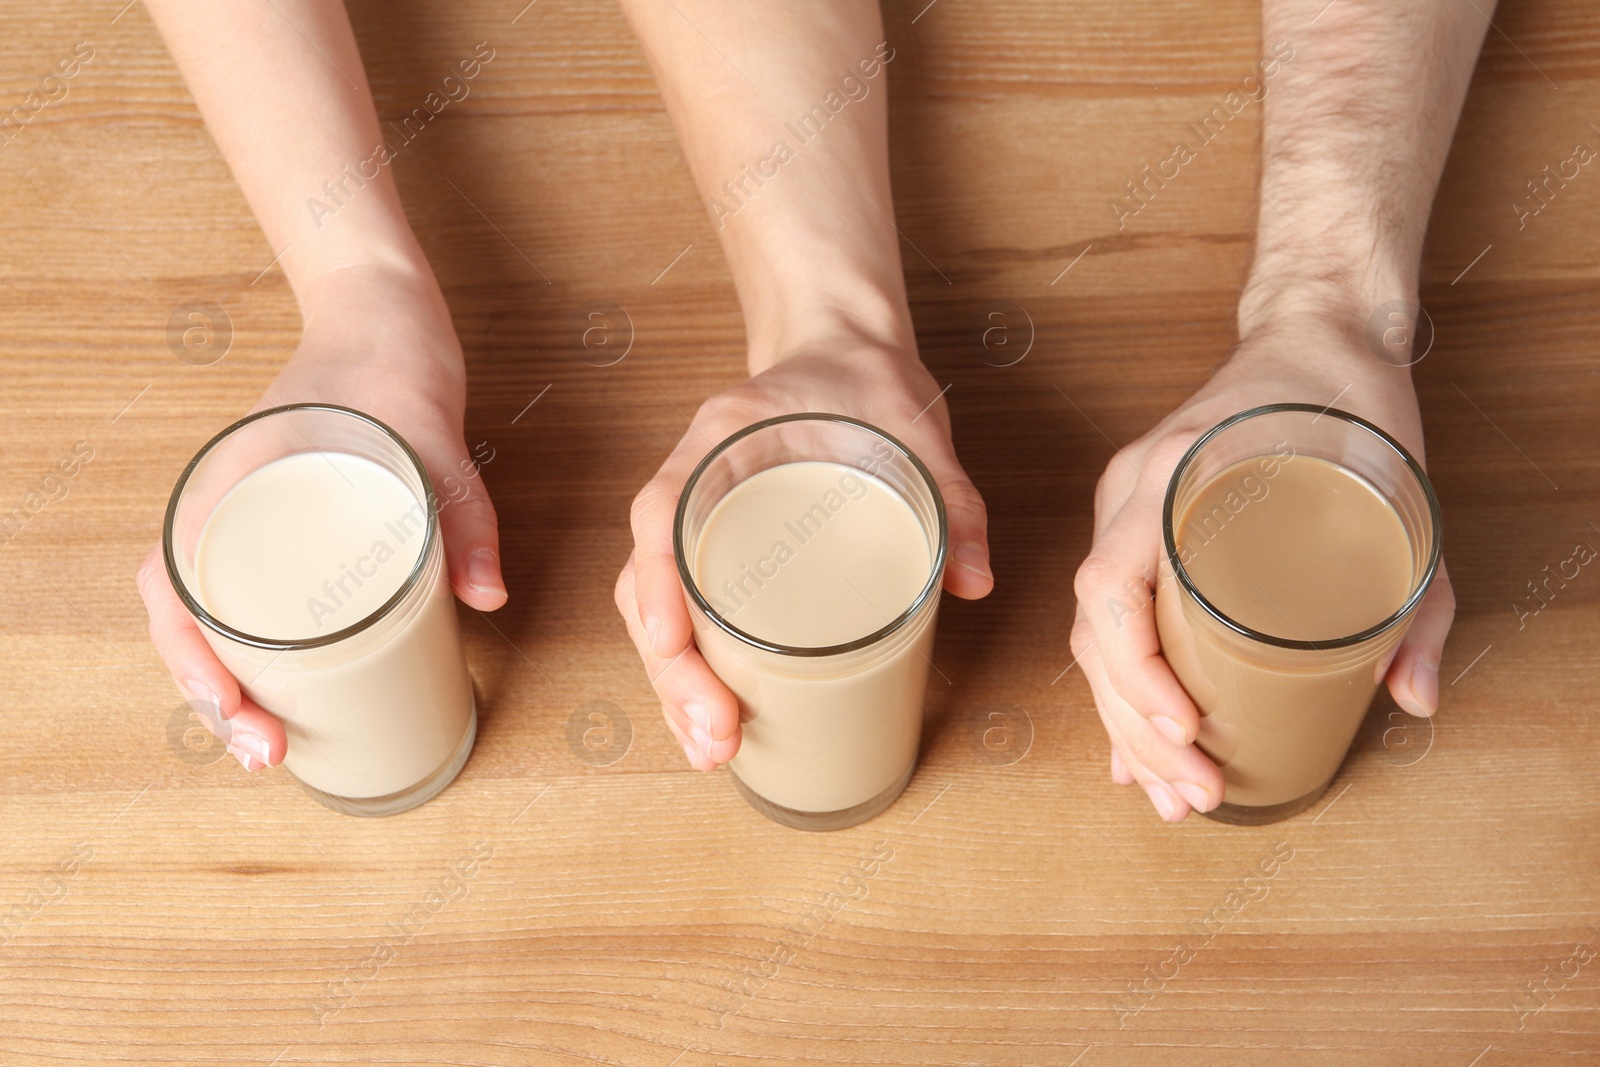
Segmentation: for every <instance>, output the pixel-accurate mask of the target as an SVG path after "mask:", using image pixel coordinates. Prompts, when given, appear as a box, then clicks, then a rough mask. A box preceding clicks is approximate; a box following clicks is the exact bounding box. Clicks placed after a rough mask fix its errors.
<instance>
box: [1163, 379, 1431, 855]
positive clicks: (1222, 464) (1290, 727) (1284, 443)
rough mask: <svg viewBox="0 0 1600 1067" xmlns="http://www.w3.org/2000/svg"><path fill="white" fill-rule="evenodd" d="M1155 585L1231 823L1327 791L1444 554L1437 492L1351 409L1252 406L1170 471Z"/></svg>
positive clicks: (1291, 808)
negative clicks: (1217, 771) (1221, 784)
mask: <svg viewBox="0 0 1600 1067" xmlns="http://www.w3.org/2000/svg"><path fill="white" fill-rule="evenodd" d="M1162 522H1163V527H1164V535H1165V541H1166V559H1165V560H1164V565H1163V566H1162V567H1161V568H1160V573H1159V575H1158V579H1157V586H1156V622H1157V628H1158V630H1159V632H1160V635H1161V647H1162V651H1163V653H1164V654H1165V655H1166V658H1167V662H1168V663H1170V664H1171V666H1172V669H1173V671H1174V672H1175V673H1176V674H1177V676H1178V680H1179V681H1181V682H1182V683H1183V686H1184V688H1185V689H1186V690H1187V691H1188V693H1189V696H1190V697H1191V698H1192V699H1193V700H1194V702H1195V704H1196V706H1197V707H1198V708H1199V711H1200V715H1201V719H1200V731H1199V737H1198V739H1197V742H1196V743H1197V744H1198V745H1199V746H1200V749H1201V751H1203V752H1205V753H1206V755H1208V756H1210V757H1211V758H1212V759H1213V760H1215V761H1216V763H1217V765H1218V766H1219V767H1221V768H1222V774H1223V779H1224V781H1225V783H1226V791H1225V794H1224V797H1223V802H1222V803H1221V804H1220V805H1219V806H1218V807H1217V808H1215V809H1214V810H1212V811H1209V812H1206V813H1205V814H1206V815H1208V816H1210V817H1211V818H1213V819H1217V820H1220V821H1222V822H1229V823H1237V824H1247V825H1255V824H1260V823H1268V822H1275V821H1276V820H1278V819H1284V818H1287V817H1289V816H1290V815H1294V814H1296V813H1297V812H1300V811H1303V810H1305V809H1306V808H1308V807H1310V806H1311V805H1312V804H1313V803H1315V802H1316V800H1317V798H1319V797H1320V796H1322V794H1323V793H1324V792H1325V791H1326V790H1327V788H1328V786H1329V785H1330V784H1331V783H1332V781H1333V776H1334V774H1335V772H1337V771H1338V769H1339V764H1340V763H1341V762H1342V761H1343V760H1344V756H1345V753H1346V751H1347V750H1348V749H1349V747H1350V742H1351V741H1352V740H1353V739H1354V737H1355V734H1356V731H1357V730H1358V729H1359V728H1360V726H1361V720H1362V719H1363V718H1364V717H1365V715H1366V712H1367V707H1368V705H1369V704H1371V703H1372V696H1373V693H1374V691H1375V690H1376V689H1377V686H1378V683H1379V682H1380V681H1381V680H1382V678H1383V673H1384V671H1385V670H1386V669H1387V667H1388V664H1389V660H1390V658H1391V655H1390V654H1391V653H1392V652H1393V650H1394V648H1395V646H1396V645H1397V644H1398V643H1399V641H1400V639H1401V638H1402V637H1403V636H1404V635H1405V632H1406V629H1407V627H1408V626H1409V625H1410V623H1411V618H1412V615H1413V614H1414V612H1415V611H1416V608H1417V605H1418V604H1420V603H1421V602H1422V598H1423V596H1424V595H1426V593H1427V591H1428V585H1429V583H1430V582H1431V581H1432V580H1433V575H1434V572H1435V571H1436V570H1437V569H1438V566H1439V551H1440V549H1439V545H1440V541H1439V536H1440V532H1439V502H1438V499H1437V498H1436V497H1435V496H1434V492H1433V486H1432V485H1431V484H1430V483H1429V482H1428V477H1427V475H1426V474H1424V473H1423V471H1422V468H1421V466H1419V465H1418V464H1417V462H1416V460H1414V459H1413V458H1412V457H1411V455H1410V454H1409V453H1408V452H1407V451H1406V450H1405V448H1404V447H1402V446H1401V445H1400V443H1399V442H1397V441H1395V440H1394V438H1392V437H1390V436H1389V435H1388V434H1386V433H1384V432H1383V431H1382V430H1380V429H1379V428H1378V427H1376V426H1374V425H1372V424H1371V423H1369V422H1367V421H1365V420H1364V419H1360V418H1357V417H1356V416H1354V415H1351V414H1348V413H1346V412H1343V411H1338V410H1335V409H1332V408H1319V407H1315V406H1313V405H1309V404H1273V405H1270V406H1267V407H1260V408H1252V409H1251V410H1249V411H1244V412H1241V413H1239V414H1238V415H1235V416H1233V417H1232V418H1229V419H1227V420H1225V421H1224V422H1222V423H1220V424H1219V425H1217V426H1216V427H1214V428H1212V429H1211V430H1209V431H1208V432H1207V433H1206V434H1205V435H1204V436H1203V437H1201V438H1200V439H1199V440H1198V441H1196V442H1195V444H1194V446H1193V447H1192V448H1190V449H1189V451H1188V453H1187V454H1186V455H1185V456H1184V457H1183V459H1182V460H1181V461H1179V463H1178V466H1177V469H1176V470H1175V471H1173V474H1172V481H1171V482H1170V483H1169V485H1168V487H1167V496H1166V503H1165V506H1164V510H1163V513H1162Z"/></svg>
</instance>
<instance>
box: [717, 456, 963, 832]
mask: <svg viewBox="0 0 1600 1067" xmlns="http://www.w3.org/2000/svg"><path fill="white" fill-rule="evenodd" d="M932 562H933V550H932V547H931V546H930V545H929V543H928V538H927V536H926V534H925V533H924V531H923V526H922V523H921V522H920V521H919V520H918V518H917V515H916V513H915V512H913V511H912V510H911V507H910V506H909V505H908V504H907V503H906V502H905V500H903V499H902V498H901V497H900V495H899V494H898V493H897V492H896V491H895V490H894V489H892V488H891V487H890V486H889V485H887V484H886V483H885V482H883V481H881V480H879V479H877V478H874V477H871V476H870V475H867V474H865V473H863V472H862V471H860V470H857V469H855V468H853V467H848V466H845V465H842V464H838V463H826V462H815V461H808V462H800V463H788V464H783V465H781V466H777V467H772V468H769V469H767V470H764V471H761V472H759V473H757V474H755V475H754V476H752V477H751V478H749V479H748V480H746V481H745V482H743V483H741V484H739V485H738V486H736V487H734V488H733V489H732V490H731V491H730V492H729V493H728V495H727V496H726V497H725V498H723V499H722V500H721V501H720V502H718V504H717V505H716V507H715V508H713V509H712V511H711V513H710V514H709V515H708V516H707V518H706V521H705V523H704V526H703V528H702V530H701V533H700V537H699V540H698V543H697V545H696V546H695V550H694V560H693V564H692V572H693V574H694V576H695V581H696V584H697V585H698V586H699V587H700V589H701V590H702V592H703V593H704V594H705V595H706V597H707V598H708V599H710V600H711V601H712V602H713V604H714V605H715V606H716V607H717V608H718V611H719V612H720V613H721V614H722V615H723V616H724V617H725V618H726V619H728V621H729V622H731V623H732V624H733V625H734V626H736V627H738V628H740V629H742V630H744V631H745V632H747V633H749V634H750V635H751V636H753V637H757V638H760V639H761V640H764V641H769V642H773V643H775V644H783V645H789V646H794V647H804V648H820V647H827V646H832V645H838V644H843V643H847V642H850V641H854V640H856V639H859V638H862V637H866V636H867V635H869V634H871V633H873V632H875V631H877V630H880V629H882V628H883V627H884V626H886V625H887V624H888V623H889V622H890V621H892V620H893V619H895V618H896V617H898V616H899V615H900V614H901V613H902V612H904V611H905V610H906V609H907V608H908V607H910V606H911V604H912V603H913V602H914V601H915V600H916V597H917V595H918V594H919V593H920V592H921V591H922V589H923V587H924V586H925V585H926V584H927V582H928V577H929V574H930V571H931V568H932ZM935 610H936V605H929V606H928V607H927V609H926V610H924V611H923V612H922V613H920V614H919V616H918V617H917V618H916V619H914V620H913V621H912V622H911V623H909V624H907V625H905V626H903V627H901V628H900V629H899V630H898V631H896V632H895V633H894V634H893V635H891V636H890V637H888V638H886V639H885V640H884V641H883V642H880V643H878V644H874V645H872V646H869V647H867V648H865V649H859V650H856V651H854V652H848V653H842V654H838V655H833V656H826V657H801V656H780V655H775V654H771V653H762V652H760V651H759V650H755V649H751V648H750V647H749V646H748V645H746V644H745V643H743V642H740V641H738V640H737V639H735V638H733V637H732V636H731V635H729V634H727V633H726V632H724V631H723V630H721V629H720V628H718V627H716V626H715V625H714V624H712V623H710V622H709V621H708V620H703V619H698V618H697V620H696V624H697V625H696V639H697V642H698V644H699V646H700V650H701V653H702V654H703V655H704V656H705V658H706V660H707V662H708V663H709V664H710V665H711V667H712V669H713V670H714V671H716V672H717V675H718V676H719V677H720V678H721V679H722V680H723V681H724V682H725V683H726V684H727V685H728V687H729V688H730V689H732V690H733V691H734V693H735V694H736V695H737V696H738V697H739V700H740V703H741V705H742V707H741V712H742V717H743V718H744V720H745V722H744V727H743V741H742V743H741V745H740V748H739V753H738V755H736V756H735V757H734V759H733V761H732V762H731V763H730V765H729V766H730V768H731V769H732V770H733V772H734V773H735V774H737V775H738V776H739V778H740V780H741V781H743V782H744V783H745V784H746V785H747V786H749V787H750V788H751V789H752V790H754V791H755V792H756V793H758V794H760V795H761V796H763V797H765V798H766V799H768V800H770V801H772V802H773V803H775V804H779V805H781V806H783V807H786V808H791V809H794V810H797V811H805V812H831V811H840V810H843V809H846V808H851V807H854V806H855V805H857V804H862V803H865V802H866V801H868V800H871V799H873V798H874V797H876V796H878V795H879V794H881V793H883V792H884V791H885V790H887V789H888V788H890V787H891V786H892V785H893V784H894V783H895V782H896V781H897V780H899V779H900V778H901V777H902V776H903V775H905V774H906V773H907V772H908V770H909V769H910V767H911V765H912V764H913V763H914V762H915V760H916V754H917V744H918V741H919V739H920V737H921V730H922V704H923V695H924V692H925V688H926V684H927V672H928V666H929V657H931V655H932V651H933V619H934V615H935Z"/></svg>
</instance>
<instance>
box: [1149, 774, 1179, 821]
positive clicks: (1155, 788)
mask: <svg viewBox="0 0 1600 1067" xmlns="http://www.w3.org/2000/svg"><path fill="white" fill-rule="evenodd" d="M1144 791H1145V792H1146V793H1148V794H1150V803H1152V804H1154V805H1155V806H1156V811H1157V812H1158V813H1160V815H1161V817H1162V818H1163V819H1165V820H1166V821H1167V822H1171V821H1172V816H1173V815H1174V814H1176V813H1177V811H1178V801H1177V798H1175V797H1174V796H1173V795H1172V790H1170V789H1168V788H1167V784H1166V783H1165V782H1148V783H1146V784H1145V787H1144Z"/></svg>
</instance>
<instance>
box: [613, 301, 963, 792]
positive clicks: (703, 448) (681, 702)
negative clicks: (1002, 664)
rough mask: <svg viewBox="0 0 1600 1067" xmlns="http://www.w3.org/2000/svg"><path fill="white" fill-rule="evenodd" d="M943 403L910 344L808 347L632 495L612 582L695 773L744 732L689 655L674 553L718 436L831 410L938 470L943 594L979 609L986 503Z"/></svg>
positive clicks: (739, 398)
mask: <svg viewBox="0 0 1600 1067" xmlns="http://www.w3.org/2000/svg"><path fill="white" fill-rule="evenodd" d="M938 395H939V387H938V386H937V385H936V384H935V383H934V381H933V378H932V377H931V376H930V375H929V374H928V372H927V370H926V369H925V368H924V367H923V365H922V363H921V362H920V361H919V360H918V359H917V357H916V355H915V352H914V351H913V350H912V349H911V348H910V346H909V345H907V346H903V347H897V346H889V345H884V344H882V343H881V342H877V341H873V340H871V339H869V338H867V337H866V336H864V335H861V334H854V333H852V334H848V335H846V336H843V337H830V338H829V339H828V341H827V342H825V343H812V344H809V345H806V346H804V347H802V348H800V349H798V350H796V351H795V352H793V353H792V354H790V355H789V356H788V357H787V358H785V359H783V360H781V361H780V362H778V363H776V364H775V365H773V366H772V367H770V368H769V369H767V370H765V371H763V372H762V373H760V374H757V375H756V376H755V377H753V378H751V379H750V380H749V381H747V382H745V383H743V384H741V385H738V386H735V387H734V388H732V389H729V390H727V391H725V392H723V393H719V394H717V395H716V396H713V397H712V398H711V399H709V400H707V401H706V402H705V403H704V404H702V405H701V406H700V409H699V410H698V411H697V412H696V413H695V417H694V420H693V423H692V424H691V425H690V428H689V431H688V433H686V434H685V435H684V437H683V439H682V440H681V441H680V442H679V443H678V446H677V447H676V448H675V449H674V450H673V452H672V454H671V455H670V456H668V457H667V461H666V462H665V463H664V464H662V466H661V469H660V470H659V471H657V472H656V475H655V477H654V478H652V479H651V480H650V482H649V483H648V484H646V485H645V487H644V488H643V489H642V490H640V492H639V495H638V496H637V497H635V498H634V501H633V511H632V525H633V540H634V548H633V553H632V555H630V556H629V557H628V562H627V564H626V565H625V566H624V567H623V568H622V574H621V575H620V576H619V577H618V579H617V586H616V604H617V610H618V611H620V612H621V613H622V618H623V621H624V622H625V623H626V624H627V627H628V635H629V636H630V637H631V638H632V639H633V643H634V645H635V647H636V648H637V649H638V651H639V657H640V659H642V660H643V661H644V666H645V670H646V672H647V673H648V674H649V676H650V680H651V683H652V684H653V685H654V686H655V689H656V695H657V696H658V697H659V698H660V700H661V711H662V714H663V716H664V717H665V718H666V721H667V726H668V727H669V728H670V729H671V730H672V733H673V735H674V736H675V737H677V739H678V742H679V743H680V744H681V745H682V746H683V750H684V754H685V755H686V756H687V757H688V759H689V763H690V765H691V766H693V767H694V768H696V769H697V770H703V771H709V770H715V769H716V768H717V767H718V766H719V765H721V764H723V763H726V762H727V761H728V760H730V759H732V758H733V756H734V754H735V753H736V752H738V750H739V740H740V729H739V703H738V700H737V698H735V697H734V695H733V693H732V692H731V691H730V690H729V689H728V687H727V686H726V685H724V684H723V683H722V681H721V680H720V679H718V678H717V676H716V675H715V674H714V673H713V672H712V670H711V668H710V666H708V665H707V663H706V661H705V659H704V658H702V656H701V655H700V652H699V651H698V650H697V649H696V648H695V646H694V631H693V627H692V624H691V622H690V618H689V608H688V603H687V601H686V600H685V599H684V591H683V585H682V582H681V580H680V579H679V576H678V567H677V563H676V561H675V558H674V555H673V545H672V541H673V522H674V519H675V515H676V511H677V507H678V497H679V494H680V493H681V492H682V491H683V487H684V484H685V483H686V482H687V481H688V478H689V475H690V473H691V472H692V471H693V470H694V468H695V466H696V464H698V463H699V462H700V460H701V459H702V458H704V456H705V455H706V453H708V452H710V451H711V449H712V448H713V447H715V446H716V445H717V444H718V443H719V442H721V441H722V440H723V438H725V437H727V436H728V435H729V434H731V433H733V432H734V431H736V430H740V429H742V428H744V427H745V426H748V425H750V424H751V423H753V422H757V421H759V420H761V419H765V418H770V417H772V416H775V415H785V414H791V413H796V412H803V411H825V412H831V413H834V414H839V415H849V416H853V417H855V418H858V419H861V420H863V421H865V422H869V423H872V424H873V425H875V426H879V427H881V428H883V429H884V430H887V431H888V432H889V433H891V434H893V435H894V436H895V437H897V438H899V439H900V440H901V441H902V442H904V443H905V445H906V447H907V448H909V449H910V450H911V451H912V452H914V453H916V455H917V456H918V457H919V458H921V459H922V461H923V462H924V463H925V464H926V465H927V467H928V470H929V471H930V472H932V474H933V477H934V480H935V482H937V484H938V486H939V491H940V493H941V494H943V496H944V503H945V510H946V513H947V517H948V522H949V537H950V545H951V546H952V548H951V551H950V561H949V563H948V564H947V565H946V567H945V572H944V579H943V581H944V588H945V589H947V590H949V591H950V592H951V593H953V594H955V595H956V596H959V597H963V598H965V599H968V600H975V599H977V598H979V597H983V596H986V595H988V593H989V590H990V589H992V588H993V587H994V578H993V577H992V576H991V574H990V570H989V547H988V546H989V541H988V520H987V516H986V513H985V511H984V504H983V498H982V497H981V496H980V495H979V494H978V490H977V488H976V487H975V486H973V484H972V482H971V481H970V480H969V479H968V478H967V475H966V472H965V471H963V470H962V468H961V464H960V462H959V461H958V460H957V459H956V454H955V447H954V445H953V444H952V442H951V437H950V416H949V412H948V409H947V406H946V405H945V404H943V403H933V404H932V405H931V406H930V401H933V400H934V399H935V398H936V397H938ZM919 416H920V417H919Z"/></svg>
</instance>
